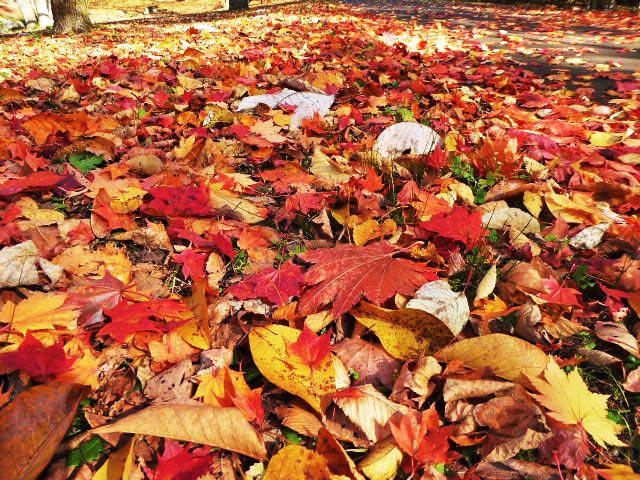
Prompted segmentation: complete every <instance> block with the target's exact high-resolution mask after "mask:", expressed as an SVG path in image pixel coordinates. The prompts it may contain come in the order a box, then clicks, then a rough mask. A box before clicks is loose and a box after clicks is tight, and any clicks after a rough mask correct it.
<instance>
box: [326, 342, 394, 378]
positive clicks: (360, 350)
mask: <svg viewBox="0 0 640 480" xmlns="http://www.w3.org/2000/svg"><path fill="white" fill-rule="evenodd" d="M333 351H334V352H335V353H336V355H337V356H338V358H339V359H340V360H342V363H343V364H344V366H345V367H346V368H347V370H349V371H350V372H355V373H356V374H357V376H358V378H357V380H356V382H355V383H356V385H360V384H363V383H371V384H373V385H374V386H376V385H384V386H386V387H387V388H391V386H392V385H393V382H394V379H395V377H396V375H397V373H398V371H399V369H400V362H399V361H398V360H396V359H394V358H393V357H392V356H391V355H389V354H388V353H387V352H385V351H384V350H382V349H381V348H380V347H378V346H376V345H374V344H372V343H370V342H366V341H364V340H362V339H360V338H347V339H345V340H343V341H342V342H340V343H338V344H337V345H335V346H334V347H333Z"/></svg>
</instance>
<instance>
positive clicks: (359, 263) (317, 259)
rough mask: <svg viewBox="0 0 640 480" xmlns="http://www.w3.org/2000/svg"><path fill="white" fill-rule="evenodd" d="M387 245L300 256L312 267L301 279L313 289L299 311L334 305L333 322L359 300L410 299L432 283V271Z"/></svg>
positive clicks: (318, 251)
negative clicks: (404, 296) (363, 298)
mask: <svg viewBox="0 0 640 480" xmlns="http://www.w3.org/2000/svg"><path fill="white" fill-rule="evenodd" d="M397 253H400V252H399V251H398V250H396V248H395V247H392V246H391V245H389V244H388V243H386V242H380V243H373V244H370V245H367V246H365V247H354V246H351V245H339V246H337V247H335V248H326V249H318V250H313V251H309V252H305V253H303V254H302V255H300V258H302V259H303V260H304V261H306V262H311V263H314V264H315V265H314V266H312V267H311V268H310V269H309V270H308V271H307V272H306V274H305V275H304V278H305V280H306V281H307V283H309V284H311V285H314V286H313V287H311V288H310V289H309V290H307V291H306V292H305V293H304V294H303V295H302V298H301V299H300V302H299V304H298V310H299V312H300V313H301V314H302V315H308V314H310V313H315V312H317V311H319V310H320V308H321V307H322V306H324V305H327V304H328V303H329V302H333V309H332V313H333V316H334V318H337V317H338V316H340V315H342V314H343V313H345V312H346V311H348V310H349V309H350V308H351V307H353V306H354V305H355V304H356V303H358V301H359V300H360V298H361V297H362V296H365V297H366V298H368V299H369V300H371V301H373V302H376V303H381V302H384V301H385V300H387V299H389V298H391V297H392V296H393V295H395V294H396V293H401V294H403V295H411V294H413V292H414V291H415V289H416V288H417V287H418V286H419V285H423V284H424V283H425V282H428V281H430V280H435V279H436V278H437V276H436V275H435V273H434V272H435V270H434V269H433V268H430V267H427V266H425V265H424V264H419V263H416V262H413V261H411V260H408V259H404V258H394V255H396V254H397Z"/></svg>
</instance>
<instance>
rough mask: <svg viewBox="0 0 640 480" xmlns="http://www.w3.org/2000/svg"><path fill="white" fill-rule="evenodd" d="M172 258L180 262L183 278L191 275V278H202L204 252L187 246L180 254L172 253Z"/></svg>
mask: <svg viewBox="0 0 640 480" xmlns="http://www.w3.org/2000/svg"><path fill="white" fill-rule="evenodd" d="M173 259H174V260H175V261H176V262H178V263H180V264H182V273H183V274H184V277H185V278H189V277H191V278H192V279H193V280H197V279H198V278H204V273H205V272H204V267H205V263H206V262H207V254H206V253H196V252H195V251H194V250H193V249H192V248H187V249H186V250H185V251H184V252H182V253H181V254H180V255H174V256H173Z"/></svg>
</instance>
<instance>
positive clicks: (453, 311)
mask: <svg viewBox="0 0 640 480" xmlns="http://www.w3.org/2000/svg"><path fill="white" fill-rule="evenodd" d="M406 307H407V308H412V309H416V310H424V311H425V312H427V313H429V314H431V315H433V316H434V317H436V318H437V319H438V320H440V321H441V322H442V323H444V324H445V325H446V326H447V327H448V328H449V330H451V333H453V335H458V334H459V333H460V332H461V331H462V329H463V328H464V326H465V325H466V324H467V322H468V321H469V302H468V301H467V297H466V296H465V294H464V292H454V291H453V290H451V286H450V285H449V283H448V282H447V281H446V280H436V281H434V282H429V283H425V284H424V285H423V286H421V287H420V288H419V289H418V291H417V292H416V294H415V298H413V299H412V300H409V302H408V303H407V305H406Z"/></svg>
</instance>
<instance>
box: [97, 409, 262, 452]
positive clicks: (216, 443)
mask: <svg viewBox="0 0 640 480" xmlns="http://www.w3.org/2000/svg"><path fill="white" fill-rule="evenodd" d="M112 432H123V433H139V434H142V435H155V436H157V437H164V438H172V439H175V440H183V441H185V442H194V443H202V444H203V445H210V446H212V447H216V448H222V449H223V450H230V451H232V452H237V453H241V454H243V455H247V456H249V457H252V458H257V459H258V460H264V459H265V458H266V455H267V452H266V449H265V447H264V443H263V441H262V438H261V437H260V435H259V434H258V432H257V430H256V429H255V427H254V426H253V425H251V424H250V423H249V422H248V421H247V420H246V419H245V417H244V415H243V414H242V411H240V409H238V408H234V407H230V408H223V407H212V406H210V405H179V404H176V405H169V404H162V405H152V406H151V407H147V408H145V409H144V410H141V411H139V412H137V413H134V414H132V415H129V416H126V417H123V418H121V419H119V420H116V421H115V422H114V423H111V424H109V425H105V426H103V427H99V428H96V429H94V430H93V433H96V434H100V433H112Z"/></svg>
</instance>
